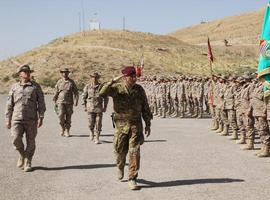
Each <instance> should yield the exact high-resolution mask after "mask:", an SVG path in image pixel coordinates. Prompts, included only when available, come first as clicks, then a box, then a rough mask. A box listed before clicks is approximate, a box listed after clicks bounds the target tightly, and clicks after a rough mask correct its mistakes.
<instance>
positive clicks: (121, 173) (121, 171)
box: [117, 169, 124, 181]
mask: <svg viewBox="0 0 270 200" xmlns="http://www.w3.org/2000/svg"><path fill="white" fill-rule="evenodd" d="M123 178H124V169H118V171H117V179H118V180H119V181H122V180H123Z"/></svg>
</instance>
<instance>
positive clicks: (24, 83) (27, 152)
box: [6, 65, 46, 172]
mask: <svg viewBox="0 0 270 200" xmlns="http://www.w3.org/2000/svg"><path fill="white" fill-rule="evenodd" d="M32 72H33V70H31V69H30V67H29V66H28V65H23V66H21V67H20V69H19V71H18V74H19V77H20V81H19V82H17V83H15V84H14V85H12V87H11V90H10V92H9V96H8V101H7V107H6V127H7V128H8V129H11V133H12V136H13V137H14V138H13V145H14V147H15V149H16V150H17V151H18V152H19V155H20V157H19V160H18V162H17V167H19V168H21V169H23V170H24V171H25V172H29V171H31V170H32V167H31V161H32V158H33V155H34V153H35V149H36V144H35V138H36V136H37V128H39V127H41V126H42V124H43V118H44V113H45V111H46V107H45V102H44V94H43V92H42V89H41V87H40V85H39V84H38V83H36V82H35V81H31V80H30V75H31V73H32ZM24 134H25V136H26V148H25V146H24V143H23V139H22V138H23V135H24Z"/></svg>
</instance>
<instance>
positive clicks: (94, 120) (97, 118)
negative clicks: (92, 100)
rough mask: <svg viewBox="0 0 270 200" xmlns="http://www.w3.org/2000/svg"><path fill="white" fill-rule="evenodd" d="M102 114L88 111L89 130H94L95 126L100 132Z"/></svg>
mask: <svg viewBox="0 0 270 200" xmlns="http://www.w3.org/2000/svg"><path fill="white" fill-rule="evenodd" d="M102 116H103V113H94V112H89V113H88V123H89V124H88V126H89V128H90V130H91V131H94V129H95V128H96V132H98V133H100V132H101V130H102Z"/></svg>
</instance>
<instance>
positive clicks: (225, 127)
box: [219, 125, 229, 136]
mask: <svg viewBox="0 0 270 200" xmlns="http://www.w3.org/2000/svg"><path fill="white" fill-rule="evenodd" d="M219 135H221V136H227V135H229V125H224V129H223V131H222V132H221V133H219Z"/></svg>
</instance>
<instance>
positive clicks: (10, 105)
mask: <svg viewBox="0 0 270 200" xmlns="http://www.w3.org/2000/svg"><path fill="white" fill-rule="evenodd" d="M13 110H14V93H13V87H12V88H11V90H10V91H9V94H8V100H7V105H6V112H5V115H6V124H7V127H8V125H9V127H8V128H10V125H11V119H12V115H13Z"/></svg>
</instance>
